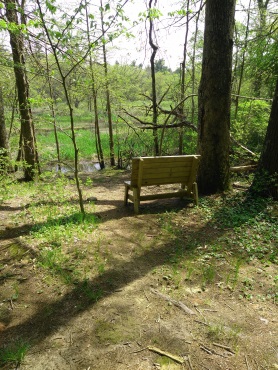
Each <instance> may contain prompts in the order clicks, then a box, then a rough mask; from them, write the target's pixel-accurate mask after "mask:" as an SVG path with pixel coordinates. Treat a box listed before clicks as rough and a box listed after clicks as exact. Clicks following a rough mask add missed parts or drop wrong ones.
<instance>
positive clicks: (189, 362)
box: [187, 355, 193, 370]
mask: <svg viewBox="0 0 278 370" xmlns="http://www.w3.org/2000/svg"><path fill="white" fill-rule="evenodd" d="M187 361H188V365H189V368H190V370H193V367H192V363H191V359H190V356H189V355H188V356H187Z"/></svg>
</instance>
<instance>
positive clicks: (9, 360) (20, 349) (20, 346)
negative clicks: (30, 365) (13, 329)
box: [0, 339, 31, 368]
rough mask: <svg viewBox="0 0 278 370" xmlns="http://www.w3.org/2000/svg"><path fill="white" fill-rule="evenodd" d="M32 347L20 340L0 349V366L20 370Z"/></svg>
mask: <svg viewBox="0 0 278 370" xmlns="http://www.w3.org/2000/svg"><path fill="white" fill-rule="evenodd" d="M30 347H31V346H30V344H29V343H27V342H24V341H22V340H20V339H19V340H17V341H15V342H14V343H11V344H8V345H6V346H4V347H2V348H0V366H5V365H9V366H15V367H16V368H18V367H19V366H20V364H21V362H22V361H23V360H24V357H25V355H26V353H27V351H28V350H29V349H30Z"/></svg>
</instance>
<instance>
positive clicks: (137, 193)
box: [133, 188, 140, 215]
mask: <svg viewBox="0 0 278 370" xmlns="http://www.w3.org/2000/svg"><path fill="white" fill-rule="evenodd" d="M133 202H134V213H135V214H136V215H138V213H139V205H140V190H139V189H138V188H134V189H133Z"/></svg>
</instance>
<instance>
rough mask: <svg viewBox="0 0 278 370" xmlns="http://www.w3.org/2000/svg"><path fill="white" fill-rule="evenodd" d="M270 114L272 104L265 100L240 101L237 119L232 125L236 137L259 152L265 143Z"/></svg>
mask: <svg viewBox="0 0 278 370" xmlns="http://www.w3.org/2000/svg"><path fill="white" fill-rule="evenodd" d="M269 114H270V105H269V103H267V102H265V101H263V100H252V101H251V102H250V101H243V102H240V103H239V106H238V115H237V120H236V121H235V122H232V126H231V131H232V134H233V136H234V137H235V139H237V140H238V141H239V142H240V143H242V144H243V145H244V146H246V147H247V148H249V149H250V150H252V151H254V152H255V153H258V154H259V153H260V152H261V150H262V146H263V143H264V138H265V134H266V129H267V125H268V120H269ZM232 116H233V115H232Z"/></svg>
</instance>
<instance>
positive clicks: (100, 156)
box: [85, 4, 111, 169]
mask: <svg viewBox="0 0 278 370" xmlns="http://www.w3.org/2000/svg"><path fill="white" fill-rule="evenodd" d="M85 10H86V26H87V38H88V47H90V45H91V39H90V27H89V15H88V8H87V4H86V5H85ZM89 63H90V72H91V84H92V85H91V88H92V93H93V105H94V116H95V139H96V150H97V156H98V161H99V164H100V168H101V169H103V168H104V167H105V164H104V157H103V150H102V144H101V137H100V130H99V119H98V103H97V91H96V86H95V76H94V68H93V60H92V54H91V53H90V55H89ZM110 149H111V147H110Z"/></svg>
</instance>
